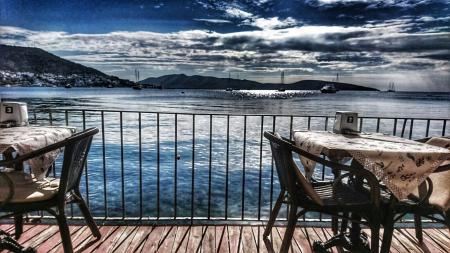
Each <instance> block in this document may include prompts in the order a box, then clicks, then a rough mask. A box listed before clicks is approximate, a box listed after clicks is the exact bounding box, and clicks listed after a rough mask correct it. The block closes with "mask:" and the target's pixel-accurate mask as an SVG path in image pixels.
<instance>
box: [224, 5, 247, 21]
mask: <svg viewBox="0 0 450 253" xmlns="http://www.w3.org/2000/svg"><path fill="white" fill-rule="evenodd" d="M225 13H226V15H227V16H228V17H230V18H239V19H246V18H251V17H253V14H251V13H250V12H246V11H243V10H241V9H239V8H236V7H231V6H229V7H227V8H226V9H225Z"/></svg>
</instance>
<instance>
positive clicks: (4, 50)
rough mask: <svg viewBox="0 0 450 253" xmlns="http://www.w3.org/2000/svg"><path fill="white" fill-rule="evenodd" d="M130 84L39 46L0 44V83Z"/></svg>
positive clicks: (38, 84)
mask: <svg viewBox="0 0 450 253" xmlns="http://www.w3.org/2000/svg"><path fill="white" fill-rule="evenodd" d="M6 84H9V85H25V86H64V85H66V84H71V85H72V86H83V87H85V86H107V85H114V86H131V85H132V83H131V82H130V81H127V80H122V79H119V78H118V77H115V76H109V75H106V74H105V73H102V72H100V71H98V70H96V69H93V68H89V67H86V66H83V65H81V64H78V63H75V62H72V61H69V60H66V59H63V58H61V57H58V56H56V55H54V54H51V53H49V52H47V51H44V50H42V49H40V48H33V47H18V46H8V45H0V85H6Z"/></svg>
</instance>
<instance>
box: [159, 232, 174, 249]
mask: <svg viewBox="0 0 450 253" xmlns="http://www.w3.org/2000/svg"><path fill="white" fill-rule="evenodd" d="M177 230H178V227H170V228H169V229H167V230H166V231H164V236H163V237H162V238H161V241H160V242H159V246H158V252H171V251H172V248H173V244H174V242H175V236H176V234H177Z"/></svg>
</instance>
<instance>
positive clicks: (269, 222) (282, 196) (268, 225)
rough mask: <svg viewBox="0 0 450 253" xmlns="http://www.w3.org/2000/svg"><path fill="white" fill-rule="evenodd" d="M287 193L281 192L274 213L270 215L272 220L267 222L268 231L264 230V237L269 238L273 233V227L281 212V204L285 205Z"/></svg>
mask: <svg viewBox="0 0 450 253" xmlns="http://www.w3.org/2000/svg"><path fill="white" fill-rule="evenodd" d="M285 193H286V191H281V192H280V195H278V199H277V202H276V203H275V206H274V207H273V209H272V213H271V214H270V218H269V221H268V222H267V226H266V229H265V230H264V234H263V237H268V236H269V234H270V232H271V231H272V227H273V224H274V223H275V220H276V218H277V216H278V212H279V211H280V208H281V204H283V198H284V194H285Z"/></svg>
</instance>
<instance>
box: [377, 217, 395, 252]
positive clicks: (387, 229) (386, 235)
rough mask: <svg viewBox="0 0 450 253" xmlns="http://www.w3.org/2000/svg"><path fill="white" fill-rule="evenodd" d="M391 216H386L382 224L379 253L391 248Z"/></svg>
mask: <svg viewBox="0 0 450 253" xmlns="http://www.w3.org/2000/svg"><path fill="white" fill-rule="evenodd" d="M388 218H389V219H388ZM393 218H394V217H387V219H386V224H385V225H384V232H383V243H382V244H381V251H380V252H381V253H388V252H389V250H390V248H391V242H392V236H394V219H393ZM372 238H373V237H372Z"/></svg>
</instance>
